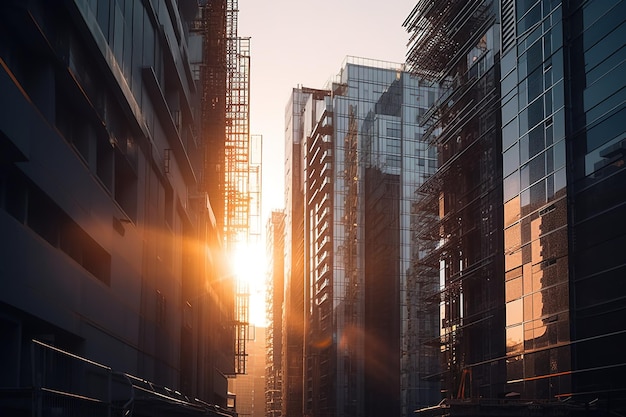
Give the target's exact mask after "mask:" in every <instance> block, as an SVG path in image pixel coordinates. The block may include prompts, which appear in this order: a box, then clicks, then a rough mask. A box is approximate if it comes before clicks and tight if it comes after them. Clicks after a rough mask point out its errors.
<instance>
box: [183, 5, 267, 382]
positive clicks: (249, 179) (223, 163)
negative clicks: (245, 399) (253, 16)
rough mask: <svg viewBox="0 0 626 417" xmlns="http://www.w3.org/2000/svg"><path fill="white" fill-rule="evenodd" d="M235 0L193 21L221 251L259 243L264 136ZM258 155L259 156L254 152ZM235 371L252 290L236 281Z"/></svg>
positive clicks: (240, 365)
mask: <svg viewBox="0 0 626 417" xmlns="http://www.w3.org/2000/svg"><path fill="white" fill-rule="evenodd" d="M238 13H239V9H238V2H237V0H217V1H208V2H206V3H205V4H204V5H203V6H202V7H201V13H200V15H199V17H198V20H197V22H196V25H195V29H196V33H198V34H201V36H202V42H203V54H202V61H201V62H200V63H199V65H198V67H199V69H200V76H201V83H200V89H201V91H202V123H203V132H204V135H205V140H204V144H205V148H204V166H205V173H206V175H205V177H204V181H203V184H204V186H205V188H206V191H207V194H208V196H209V199H210V201H211V202H212V204H213V205H215V206H216V207H217V209H216V210H215V216H216V220H217V225H218V228H220V229H221V230H223V235H222V236H223V249H224V253H225V254H226V255H227V256H231V257H232V256H233V255H234V253H235V252H236V251H237V249H238V248H242V247H244V248H245V247H246V246H247V245H248V244H252V243H258V240H259V238H260V236H261V234H260V220H261V219H260V204H261V201H260V200H261V199H260V193H261V175H260V169H261V159H260V158H261V153H260V151H261V137H260V136H255V137H254V138H253V137H251V135H250V39H249V38H243V37H239V36H238V34H237V26H238V19H237V17H238ZM255 155H256V156H255ZM234 285H235V291H236V294H237V296H236V299H235V308H234V310H235V311H234V316H233V323H234V329H235V330H234V331H235V372H236V373H245V369H246V347H245V346H246V340H247V339H248V338H249V334H248V332H249V325H248V322H249V288H247V286H246V284H244V283H243V282H240V281H239V282H235V283H234Z"/></svg>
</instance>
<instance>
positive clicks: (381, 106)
mask: <svg viewBox="0 0 626 417" xmlns="http://www.w3.org/2000/svg"><path fill="white" fill-rule="evenodd" d="M435 92H436V89H429V88H426V87H423V86H422V85H421V84H420V82H419V81H418V79H416V78H413V77H410V76H409V74H408V73H406V72H405V71H403V67H402V65H400V64H393V63H387V62H380V61H372V60H366V59H360V58H353V57H349V58H348V59H347V60H346V62H345V64H344V65H343V66H342V68H341V72H340V74H339V75H338V76H337V77H336V79H334V80H332V81H331V82H329V84H328V86H327V88H325V89H312V88H298V89H296V90H294V93H293V97H294V99H293V100H292V102H291V109H290V107H289V106H288V109H289V110H288V111H292V112H293V114H295V115H297V117H298V118H299V119H300V127H299V129H297V130H296V129H294V132H297V133H298V134H299V135H300V136H299V137H300V139H299V142H300V144H301V149H300V152H301V158H302V159H301V161H302V162H301V164H302V173H303V179H302V190H303V195H302V198H303V206H302V212H303V216H304V218H303V224H302V226H303V230H304V248H303V250H304V254H303V265H304V313H305V317H304V337H305V340H304V366H305V367H304V372H305V374H304V379H303V381H304V413H305V414H306V415H312V416H367V415H381V414H382V415H399V414H400V410H401V408H402V404H403V402H402V401H403V398H405V392H406V390H407V382H406V380H404V379H403V380H401V377H400V376H401V369H403V366H405V365H406V364H407V360H408V357H407V356H406V355H405V354H404V353H403V352H404V350H403V346H404V345H405V344H406V343H407V338H408V335H407V314H408V310H407V302H406V299H407V293H406V286H407V283H406V280H407V270H408V269H409V268H410V253H411V251H412V250H413V247H412V243H411V239H410V235H411V231H410V213H411V201H412V200H413V199H414V190H415V188H417V187H418V186H419V184H421V183H422V182H423V181H424V179H425V178H427V177H428V176H429V175H431V174H432V173H433V172H434V170H435V166H436V165H435V164H436V161H435V159H434V154H433V153H432V152H430V153H429V151H428V149H427V146H426V145H425V144H424V142H423V141H422V140H421V130H420V128H419V126H418V121H419V115H420V114H422V113H424V112H425V111H426V109H427V108H428V107H429V106H430V104H432V102H434V100H435ZM297 106H299V107H297ZM294 118H295V117H294ZM294 159H295V157H294Z"/></svg>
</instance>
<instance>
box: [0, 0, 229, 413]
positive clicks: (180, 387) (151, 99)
mask: <svg viewBox="0 0 626 417" xmlns="http://www.w3.org/2000/svg"><path fill="white" fill-rule="evenodd" d="M210 3H211V5H210V6H209V5H206V4H205V5H204V6H202V7H199V5H198V2H196V1H193V0H180V1H177V2H171V1H145V2H140V1H104V0H92V1H81V0H76V1H71V0H67V1H59V2H48V1H38V0H34V1H29V2H23V1H12V0H8V1H3V2H2V4H1V5H0V90H1V91H2V94H1V95H0V108H1V109H2V111H1V112H0V230H2V233H1V234H0V242H1V245H2V250H1V251H0V277H2V278H1V279H0V333H1V334H2V338H1V339H2V344H1V345H0V352H1V353H2V355H0V365H1V366H2V372H0V387H2V388H3V389H2V390H0V409H2V410H3V411H4V410H10V411H8V412H7V415H8V414H11V413H18V412H20V410H21V411H24V412H30V411H32V412H33V413H37V414H39V413H43V414H45V415H47V413H50V412H52V411H51V410H54V412H59V413H62V414H65V415H69V414H70V413H72V412H79V411H80V412H82V413H83V415H94V416H95V415H111V414H110V413H111V412H113V411H114V410H116V411H115V412H118V411H119V412H124V411H129V410H131V409H132V410H133V415H137V416H141V415H148V414H149V415H153V416H158V415H162V414H161V413H163V414H167V413H170V414H171V413H174V412H176V413H181V414H180V415H185V413H187V412H198V411H200V410H204V411H206V412H207V413H209V414H211V413H213V414H215V413H216V412H217V411H216V410H218V409H217V408H216V407H217V406H219V407H226V405H227V404H226V400H227V380H226V376H225V375H226V374H232V373H233V372H234V371H235V370H234V366H233V365H234V363H235V358H234V352H233V345H234V332H233V326H232V323H233V312H234V294H233V291H234V289H233V288H232V281H231V280H230V279H227V275H228V273H227V270H226V268H225V262H223V259H222V258H223V252H222V242H223V230H222V223H223V222H222V221H221V219H220V221H217V220H216V216H215V215H214V211H213V208H214V207H215V206H214V204H216V203H215V202H213V201H209V198H208V197H207V189H210V190H216V189H219V188H220V187H223V181H224V180H223V178H220V177H219V176H217V175H214V172H212V171H210V170H207V169H206V167H207V165H206V161H205V158H204V155H205V154H211V152H212V149H210V146H213V145H211V144H219V143H220V141H221V142H223V140H224V138H223V132H222V135H221V136H220V135H218V136H217V137H213V136H211V137H208V136H210V135H211V134H214V132H213V133H210V130H208V129H207V130H205V129H204V127H206V126H205V125H204V124H203V123H202V115H203V112H202V106H201V104H202V102H203V100H205V99H206V97H205V96H203V94H202V92H206V90H204V89H203V88H201V85H203V84H207V83H206V81H207V80H206V77H207V73H206V72H204V70H203V71H201V70H200V68H201V67H203V68H204V66H203V65H201V64H202V63H203V59H208V58H207V55H204V56H203V55H202V54H203V52H206V51H207V50H209V49H210V48H211V45H210V43H209V42H204V41H205V40H207V35H210V37H211V38H212V40H214V39H218V38H219V37H220V36H222V37H223V36H225V35H224V33H223V31H222V30H221V29H220V28H219V26H220V25H216V26H211V25H210V24H208V20H210V19H209V14H211V13H213V14H212V18H213V19H214V20H218V21H224V22H225V21H226V20H225V13H226V10H227V8H226V6H224V7H223V8H221V9H220V8H219V7H218V4H217V3H218V2H210ZM223 3H224V5H225V2H223ZM209 9H210V10H209ZM211 28H212V29H211ZM211 30H213V31H212V32H211ZM192 38H193V39H192ZM212 52H214V53H215V54H217V55H219V54H220V53H226V51H225V50H224V51H222V52H220V51H219V50H217V51H212ZM213 57H214V55H213ZM204 63H206V61H205V62H204ZM192 64H194V65H192ZM223 82H224V83H225V82H226V80H225V79H224V81H223ZM217 84H219V82H217ZM217 84H214V85H213V86H214V87H215V88H217V87H216V85H217ZM212 91H214V93H215V94H213V97H214V98H217V99H219V100H218V101H220V102H222V101H223V98H224V97H223V95H224V94H225V92H224V91H225V90H219V89H218V90H212ZM220 91H221V93H220ZM220 94H221V95H222V96H220ZM218 130H219V129H218ZM207 132H209V133H207ZM215 146H218V145H215ZM219 202H220V201H219V200H217V203H219ZM221 203H222V204H223V201H222V202H221ZM217 211H218V217H220V216H219V213H223V211H224V210H223V208H220V209H218V210H217ZM84 358H88V359H89V361H87V360H86V359H84ZM133 390H134V391H133ZM132 392H134V394H132ZM31 398H37V399H38V400H37V401H32V402H31ZM196 399H198V400H196ZM29 410H30V411H29ZM120 410H121V411H120ZM1 414H4V413H1Z"/></svg>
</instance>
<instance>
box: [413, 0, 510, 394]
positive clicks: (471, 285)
mask: <svg viewBox="0 0 626 417" xmlns="http://www.w3.org/2000/svg"><path fill="white" fill-rule="evenodd" d="M494 6H495V5H494V2H492V1H482V0H474V1H460V0H448V1H442V2H431V1H425V0H422V1H420V2H419V3H418V4H417V5H416V7H415V8H414V10H413V12H412V14H411V15H410V16H409V18H407V20H406V21H405V23H404V26H405V27H406V28H407V30H408V31H409V32H412V35H411V37H410V48H409V53H408V54H407V61H408V64H409V67H410V68H411V71H412V72H413V73H414V74H416V75H418V76H420V77H422V78H423V79H426V80H428V81H431V82H432V83H433V84H436V85H438V86H439V87H440V88H441V89H442V95H441V97H440V99H439V100H438V102H437V103H436V104H435V105H434V106H433V108H432V109H431V110H430V111H428V112H427V113H426V114H425V115H423V117H422V123H423V125H424V126H425V134H424V137H425V138H427V140H428V141H429V143H430V145H431V146H435V147H436V148H437V151H438V152H437V153H438V159H439V169H438V171H437V172H436V173H435V175H433V176H432V177H430V178H429V179H428V180H427V181H426V182H425V183H424V184H423V185H422V186H421V187H420V188H419V190H417V194H418V197H419V198H418V199H417V203H416V204H415V206H414V207H413V219H412V230H413V239H414V241H415V242H417V243H418V247H420V251H419V254H417V256H415V257H414V262H413V265H412V274H411V277H410V279H411V285H410V287H411V286H413V287H414V291H416V292H419V294H415V295H414V296H415V297H416V299H417V300H418V303H417V304H416V305H415V308H416V309H422V311H419V312H415V313H414V314H412V316H413V317H419V315H421V314H422V313H423V312H428V313H429V314H436V315H437V316H438V317H439V320H438V321H439V324H438V327H439V332H438V335H435V337H430V338H427V337H422V336H426V334H427V333H423V332H422V333H420V330H419V329H420V328H423V326H422V327H420V323H419V319H417V320H416V322H415V323H413V324H412V327H411V331H413V332H414V333H415V335H414V338H413V339H412V340H413V341H414V342H415V343H414V345H413V346H412V349H413V350H414V351H415V352H416V354H417V355H422V356H426V355H432V354H437V355H438V356H439V359H440V366H441V370H440V372H438V373H435V374H432V375H431V376H430V378H432V379H434V380H439V381H440V383H441V388H442V392H443V393H445V394H444V395H445V396H446V397H448V398H451V397H454V396H455V395H457V396H458V395H459V394H457V392H459V393H462V395H463V396H472V397H476V396H483V397H485V398H494V397H495V396H496V394H497V393H498V392H502V391H503V390H504V386H503V381H504V378H503V370H504V362H503V361H501V360H499V359H498V358H502V357H504V352H505V346H504V340H505V338H504V322H503V317H504V312H503V306H504V300H503V294H504V291H503V285H504V282H503V281H504V279H503V278H502V277H503V253H502V249H501V248H502V230H501V229H502V206H503V202H502V190H501V184H502V170H501V139H500V128H499V126H500V125H499V111H500V107H499V88H498V80H499V73H498V70H497V68H498V66H497V65H493V63H494V54H495V51H482V50H481V52H484V53H483V54H482V55H477V56H476V57H475V59H473V60H472V59H469V58H470V57H469V54H470V52H471V51H473V50H475V48H477V46H479V45H481V41H482V40H483V39H484V36H486V33H488V31H489V30H492V29H491V28H492V27H493V25H494V24H495V19H496V8H495V7H494ZM472 57H473V56H472ZM479 65H482V66H479ZM436 309H438V312H437V311H436ZM426 329H427V327H426ZM433 347H434V348H435V349H436V352H434V351H433ZM468 372H472V373H471V375H473V378H472V379H471V382H470V383H469V384H468V386H467V387H465V385H463V386H464V387H465V389H464V390H463V391H459V390H458V388H459V386H460V385H461V384H462V383H463V381H465V379H464V378H465V377H464V376H465V375H466V374H467V373H468Z"/></svg>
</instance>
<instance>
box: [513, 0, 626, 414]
mask: <svg viewBox="0 0 626 417" xmlns="http://www.w3.org/2000/svg"><path fill="white" fill-rule="evenodd" d="M509 7H511V8H512V7H513V6H512V5H511V6H509ZM506 11H507V10H506V9H504V10H503V12H506ZM511 12H514V16H515V19H514V21H513V20H511V22H508V21H507V22H504V21H503V23H504V24H503V55H502V96H503V101H502V102H503V106H502V117H503V125H504V127H503V135H502V138H503V149H504V153H503V162H504V165H503V167H504V174H505V176H506V178H505V181H504V193H505V223H504V226H505V250H506V251H507V259H506V277H505V279H506V283H505V285H506V300H507V305H506V311H507V316H506V321H507V383H508V387H509V388H510V389H511V390H514V391H518V392H522V393H523V394H524V396H526V397H530V398H554V397H556V398H560V399H563V398H568V397H571V399H572V401H574V402H576V403H588V402H589V401H593V400H596V399H597V401H598V403H599V404H597V405H596V406H597V407H599V408H603V409H606V410H610V411H617V410H624V406H625V403H624V401H625V399H626V384H625V383H624V378H623V376H622V374H623V372H624V370H625V367H626V360H625V359H624V356H623V354H622V352H621V348H620V347H623V346H626V324H625V323H626V303H624V299H625V298H624V297H625V296H626V286H625V285H624V284H623V282H624V279H623V275H624V271H626V252H625V251H624V248H625V247H626V223H625V222H624V218H625V215H626V205H625V202H626V185H625V184H626V182H624V180H625V175H626V171H625V170H624V146H625V145H624V143H625V142H624V139H625V138H626V127H625V125H624V124H623V122H622V120H623V119H622V118H623V117H624V115H626V108H625V103H626V89H625V87H626V76H624V57H626V48H625V41H624V40H625V39H626V37H625V36H624V35H625V34H626V3H625V2H623V1H569V2H560V1H551V2H548V1H518V2H515V8H514V10H513V9H511ZM507 31H514V33H515V37H512V38H507V37H505V35H504V34H505V33H507Z"/></svg>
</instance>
